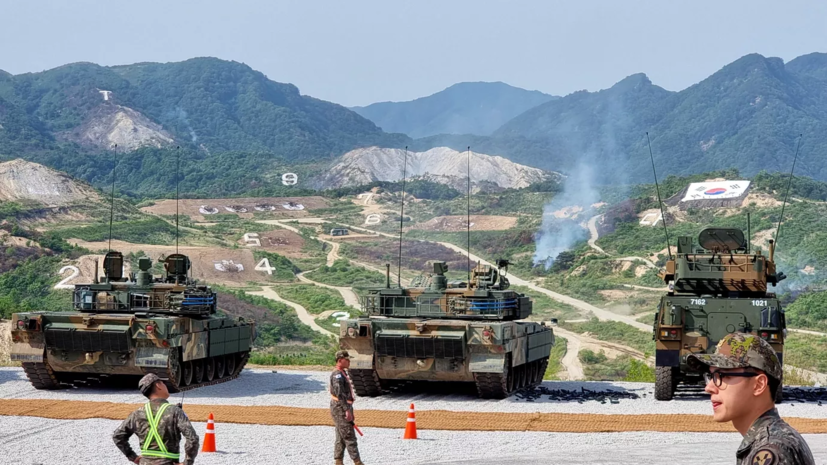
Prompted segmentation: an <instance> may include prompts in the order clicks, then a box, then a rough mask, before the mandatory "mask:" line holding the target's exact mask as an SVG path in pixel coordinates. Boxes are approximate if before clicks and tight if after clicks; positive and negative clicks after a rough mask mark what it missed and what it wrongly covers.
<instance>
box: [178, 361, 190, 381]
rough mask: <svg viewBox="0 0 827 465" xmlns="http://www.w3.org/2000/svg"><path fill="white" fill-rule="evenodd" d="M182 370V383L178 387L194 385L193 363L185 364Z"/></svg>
mask: <svg viewBox="0 0 827 465" xmlns="http://www.w3.org/2000/svg"><path fill="white" fill-rule="evenodd" d="M182 368H183V370H182V373H181V383H179V384H178V386H189V385H190V384H192V371H193V369H192V362H191V361H189V362H184V366H183V367H182Z"/></svg>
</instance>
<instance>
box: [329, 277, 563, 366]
mask: <svg viewBox="0 0 827 465" xmlns="http://www.w3.org/2000/svg"><path fill="white" fill-rule="evenodd" d="M439 263H441V262H437V264H439ZM435 266H436V265H435ZM442 272H444V270H440V269H435V275H432V276H430V277H428V279H426V280H424V283H423V286H422V287H416V288H405V289H400V288H378V289H370V290H368V292H367V295H366V296H364V298H363V303H364V311H365V313H366V314H367V316H363V317H360V318H358V319H350V320H343V321H342V324H341V327H340V335H339V345H340V347H341V348H342V349H346V350H347V351H348V353H349V354H350V356H351V369H352V370H353V369H358V370H371V369H373V370H375V371H376V373H377V374H378V375H379V377H380V378H381V379H389V380H424V381H464V382H473V381H474V380H475V377H474V374H475V373H503V372H504V370H505V369H506V368H509V367H516V366H520V365H525V364H527V363H530V362H535V361H538V360H541V359H544V358H548V356H549V353H550V351H551V347H552V346H553V344H554V333H553V332H552V330H551V329H550V328H549V327H547V326H545V325H541V324H539V323H532V322H522V321H516V320H520V319H523V318H527V317H528V316H529V315H530V314H531V312H532V302H531V300H530V299H529V298H528V297H526V296H525V295H523V294H519V293H517V292H514V291H511V290H508V289H507V287H508V285H507V280H504V277H502V278H503V281H504V282H505V285H497V283H498V282H503V281H500V279H501V277H500V275H499V273H498V271H497V270H496V269H494V268H492V267H490V266H484V265H480V266H478V267H477V268H476V269H474V271H473V280H472V285H471V286H468V285H467V284H465V283H463V284H461V285H456V284H454V286H455V287H451V286H452V283H448V282H447V281H445V280H444V276H442ZM442 286H445V287H444V288H443V287H442ZM377 317H378V318H377ZM486 335H487V336H486ZM506 363H508V364H509V366H508V367H507V366H506Z"/></svg>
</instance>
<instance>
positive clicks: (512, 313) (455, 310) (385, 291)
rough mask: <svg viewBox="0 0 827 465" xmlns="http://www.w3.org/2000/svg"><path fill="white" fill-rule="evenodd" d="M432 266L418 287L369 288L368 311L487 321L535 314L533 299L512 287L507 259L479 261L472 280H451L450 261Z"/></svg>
mask: <svg viewBox="0 0 827 465" xmlns="http://www.w3.org/2000/svg"><path fill="white" fill-rule="evenodd" d="M432 265H433V273H430V274H428V275H427V276H424V277H421V278H420V279H419V280H417V281H416V282H417V283H418V284H419V285H417V286H414V287H411V288H390V287H389V286H387V285H386V287H383V288H374V289H369V290H368V291H367V295H366V296H365V297H364V298H363V308H364V311H365V313H367V314H368V315H381V316H400V317H428V318H468V319H486V320H522V319H524V318H528V317H529V315H531V312H532V303H531V299H529V298H528V297H526V296H525V295H523V294H519V293H517V292H514V291H511V290H509V289H508V288H509V282H508V279H506V277H505V274H506V272H507V269H508V265H509V263H508V261H507V260H498V261H497V266H496V267H494V266H491V265H483V264H478V265H477V266H476V267H475V268H474V269H473V270H471V280H470V282H461V281H452V282H449V281H448V278H447V277H446V276H445V273H447V271H448V264H447V263H445V262H442V261H434V262H432ZM388 282H390V281H389V280H388Z"/></svg>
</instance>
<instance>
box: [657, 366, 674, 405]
mask: <svg viewBox="0 0 827 465" xmlns="http://www.w3.org/2000/svg"><path fill="white" fill-rule="evenodd" d="M675 384H676V383H675V370H674V369H673V368H672V367H655V399H656V400H672V397H674V396H675V387H676V386H675Z"/></svg>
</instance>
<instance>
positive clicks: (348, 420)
mask: <svg viewBox="0 0 827 465" xmlns="http://www.w3.org/2000/svg"><path fill="white" fill-rule="evenodd" d="M348 368H350V354H348V353H347V351H346V350H340V351H338V352H336V369H335V370H333V373H332V374H331V375H330V415H331V416H332V417H333V424H334V425H335V428H336V442H335V445H334V447H333V459H334V460H335V464H336V465H344V457H345V447H347V453H348V454H350V458H351V460H353V464H354V465H364V464H363V463H362V460H361V459H360V458H359V449H358V447H357V446H356V432H354V430H353V420H354V418H353V400H354V395H353V383H352V382H351V380H350V375H349V374H348V372H347V369H348Z"/></svg>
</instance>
